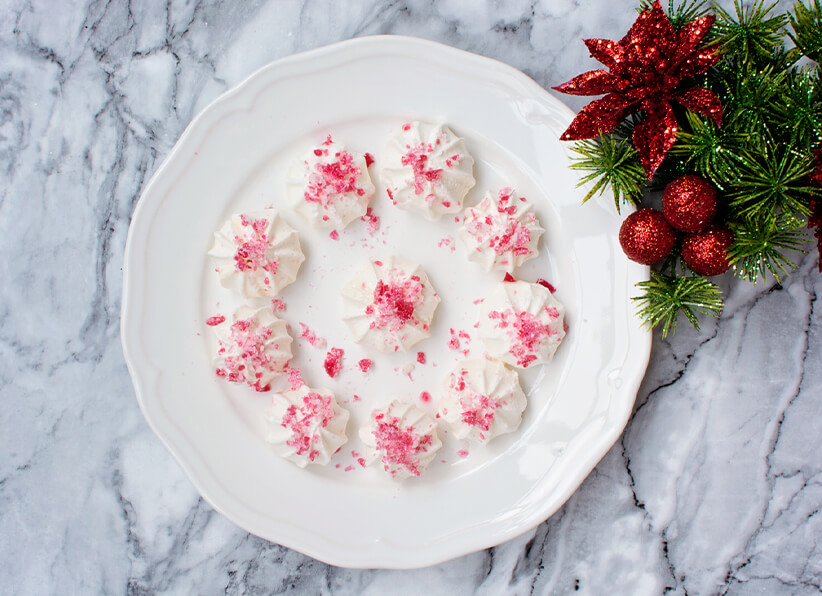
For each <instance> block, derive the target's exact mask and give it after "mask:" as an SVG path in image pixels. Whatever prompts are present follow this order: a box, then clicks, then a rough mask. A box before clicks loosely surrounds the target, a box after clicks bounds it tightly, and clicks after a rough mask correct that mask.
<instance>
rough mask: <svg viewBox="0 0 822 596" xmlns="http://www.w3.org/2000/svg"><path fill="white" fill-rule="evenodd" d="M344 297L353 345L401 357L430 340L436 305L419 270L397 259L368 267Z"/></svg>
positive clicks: (435, 297)
mask: <svg viewBox="0 0 822 596" xmlns="http://www.w3.org/2000/svg"><path fill="white" fill-rule="evenodd" d="M342 296H343V320H344V321H345V322H346V324H347V325H348V327H349V329H350V330H351V333H352V334H353V335H354V340H355V341H357V342H358V343H364V344H366V345H369V346H371V347H374V348H377V349H378V350H381V351H383V352H397V351H400V350H401V351H403V352H404V351H407V350H408V349H409V348H410V347H411V346H413V345H414V344H416V343H417V342H419V341H420V340H422V339H425V338H426V337H428V336H429V335H430V333H431V331H430V325H431V320H432V319H433V318H434V312H435V311H436V309H437V305H438V304H439V303H440V297H439V296H438V295H437V293H436V291H435V290H434V287H433V286H432V285H431V282H430V281H429V280H428V276H427V275H426V274H425V271H423V270H422V267H420V266H419V265H415V264H413V263H410V262H408V261H405V260H402V259H399V258H396V257H388V258H386V259H385V261H379V260H377V261H369V262H367V263H366V264H365V265H364V266H363V267H362V268H361V269H360V271H359V272H358V273H357V274H356V275H355V276H354V278H353V279H352V280H351V281H350V282H348V283H347V284H346V285H345V286H344V287H343V288H342Z"/></svg>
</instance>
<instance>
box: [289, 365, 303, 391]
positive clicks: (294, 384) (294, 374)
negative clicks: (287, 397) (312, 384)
mask: <svg viewBox="0 0 822 596" xmlns="http://www.w3.org/2000/svg"><path fill="white" fill-rule="evenodd" d="M285 372H286V374H287V375H288V384H289V386H290V387H291V390H292V391H296V390H297V389H299V388H300V387H302V386H303V385H305V381H303V373H302V372H301V371H300V369H299V368H293V367H289V368H287V369H286V370H285Z"/></svg>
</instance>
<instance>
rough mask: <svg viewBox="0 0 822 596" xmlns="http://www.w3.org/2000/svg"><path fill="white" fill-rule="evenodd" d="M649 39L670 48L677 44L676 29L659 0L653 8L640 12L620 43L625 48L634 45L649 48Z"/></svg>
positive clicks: (660, 45)
mask: <svg viewBox="0 0 822 596" xmlns="http://www.w3.org/2000/svg"><path fill="white" fill-rule="evenodd" d="M648 40H653V41H654V45H656V46H658V47H659V48H669V47H672V46H674V45H675V44H676V31H674V26H673V25H672V24H671V20H670V19H669V18H668V16H667V15H666V14H665V11H664V10H662V6H660V5H659V0H656V1H655V2H654V4H653V7H652V8H651V10H647V11H645V12H642V13H640V14H639V16H638V17H637V19H636V21H634V24H633V25H631V28H630V29H629V30H628V33H627V34H626V35H625V37H623V38H622V39H621V40H619V45H621V46H622V47H623V48H627V47H628V46H632V45H638V46H642V47H646V48H647V46H648Z"/></svg>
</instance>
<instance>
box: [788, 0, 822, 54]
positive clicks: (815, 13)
mask: <svg viewBox="0 0 822 596" xmlns="http://www.w3.org/2000/svg"><path fill="white" fill-rule="evenodd" d="M788 19H789V20H790V22H791V28H792V29H793V32H792V33H791V32H788V36H789V37H790V38H791V40H792V41H793V42H794V43H795V44H796V47H797V48H799V49H800V51H801V52H802V53H803V54H804V55H805V56H807V57H808V58H810V59H811V60H813V61H814V62H817V63H818V62H819V61H820V59H822V3H820V0H813V6H810V7H808V6H805V4H804V3H802V2H797V3H796V4H794V6H793V13H788Z"/></svg>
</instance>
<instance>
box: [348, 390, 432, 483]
mask: <svg viewBox="0 0 822 596" xmlns="http://www.w3.org/2000/svg"><path fill="white" fill-rule="evenodd" d="M360 438H361V439H362V440H363V443H365V445H366V453H365V461H366V463H368V464H371V463H374V462H379V466H380V468H382V469H383V470H384V471H385V472H386V473H388V474H390V475H391V477H392V478H394V479H395V480H403V479H405V478H409V477H411V476H419V475H420V474H422V473H423V472H424V471H425V468H426V467H427V466H428V464H429V463H431V461H432V460H433V459H434V456H435V455H436V453H437V451H438V450H439V449H440V447H442V442H441V441H440V438H439V437H438V436H437V423H436V421H434V420H433V419H432V418H431V417H430V416H428V415H427V414H425V413H424V412H423V411H422V410H420V409H419V408H417V407H416V406H414V405H413V404H408V403H403V402H400V401H398V400H395V401H392V402H391V403H390V404H388V406H387V407H385V408H378V409H376V410H374V411H373V412H371V416H369V419H368V422H367V423H366V424H365V425H364V426H362V427H361V428H360Z"/></svg>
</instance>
